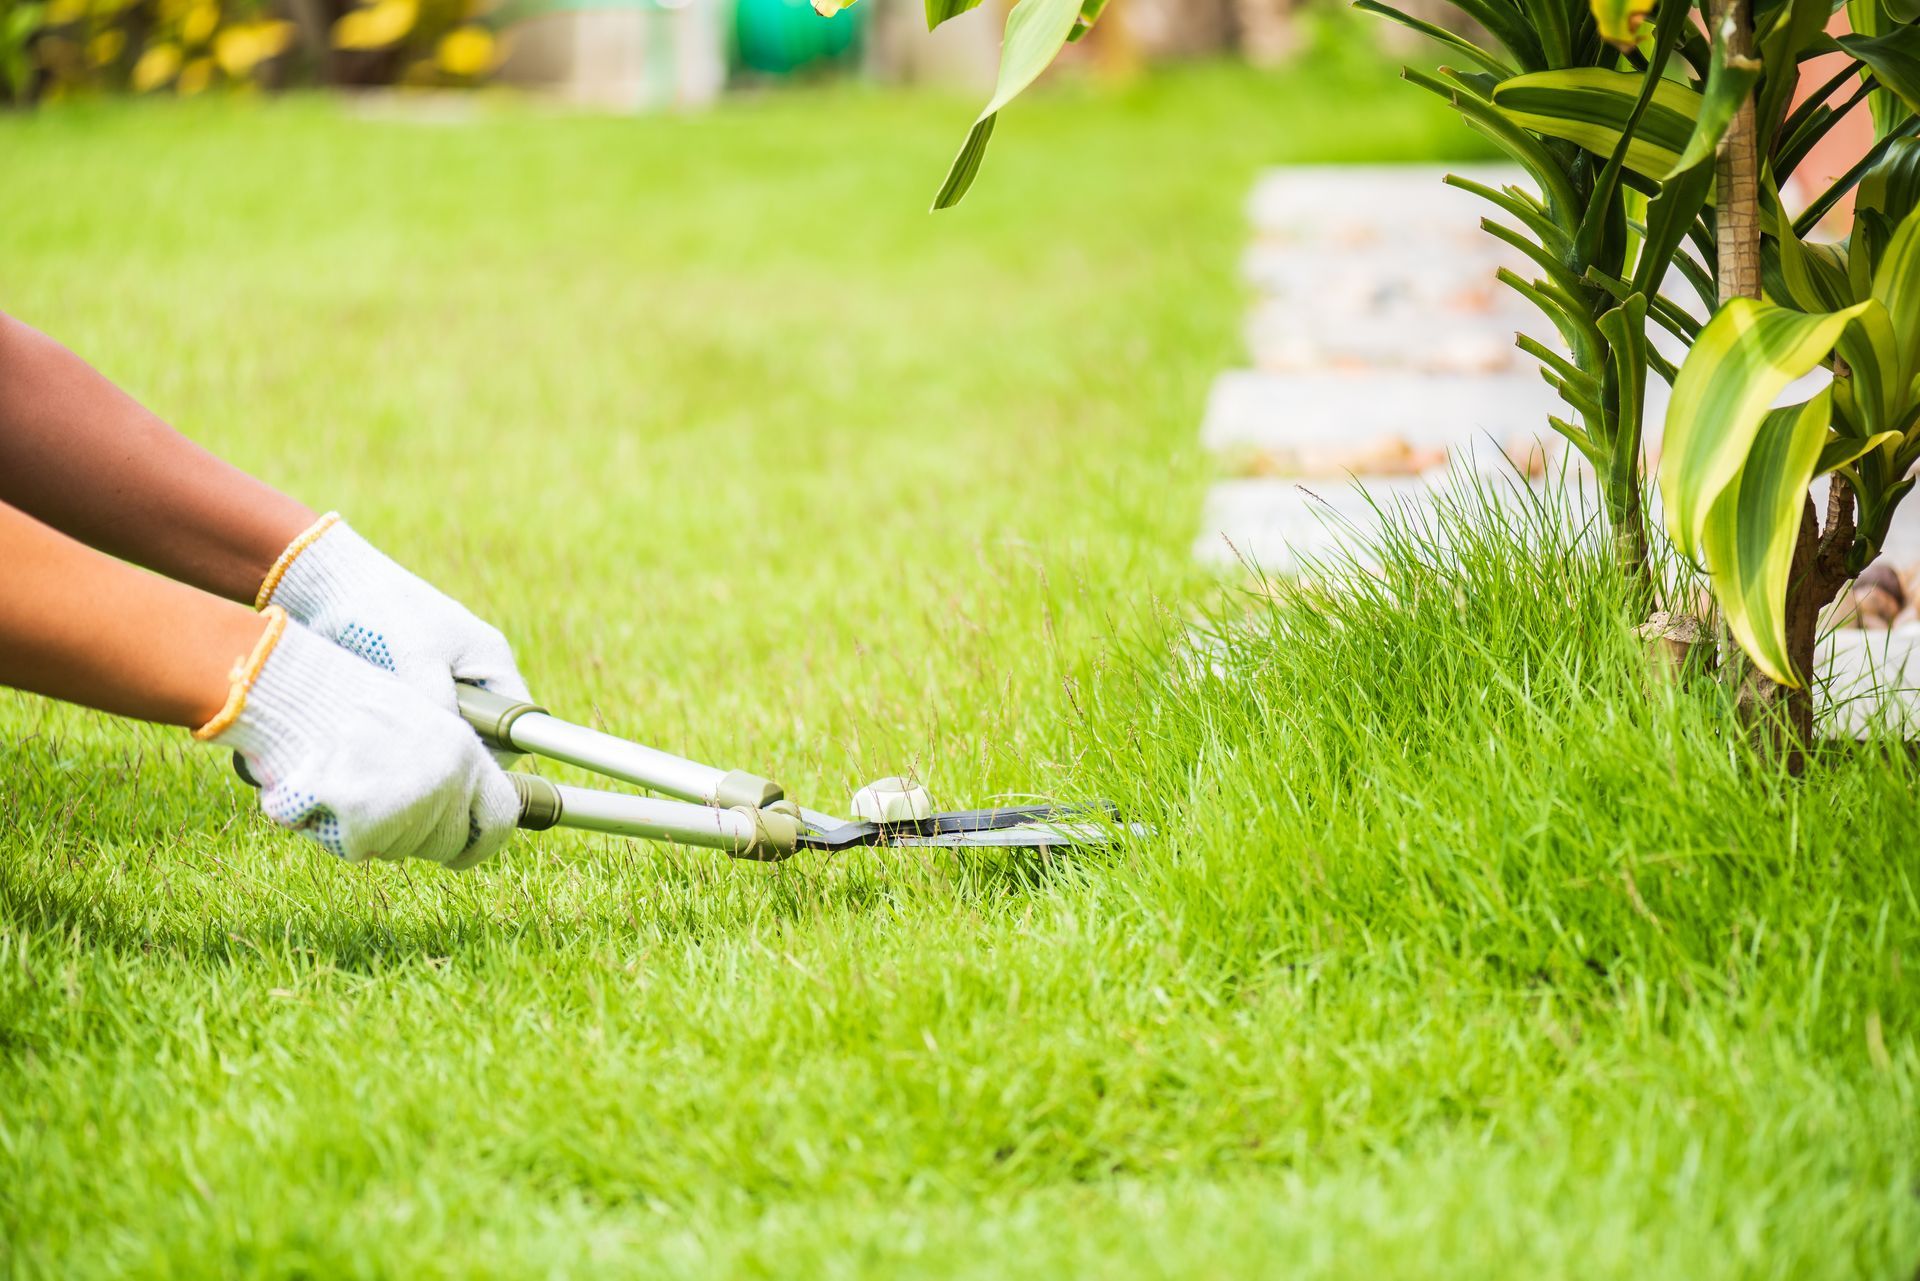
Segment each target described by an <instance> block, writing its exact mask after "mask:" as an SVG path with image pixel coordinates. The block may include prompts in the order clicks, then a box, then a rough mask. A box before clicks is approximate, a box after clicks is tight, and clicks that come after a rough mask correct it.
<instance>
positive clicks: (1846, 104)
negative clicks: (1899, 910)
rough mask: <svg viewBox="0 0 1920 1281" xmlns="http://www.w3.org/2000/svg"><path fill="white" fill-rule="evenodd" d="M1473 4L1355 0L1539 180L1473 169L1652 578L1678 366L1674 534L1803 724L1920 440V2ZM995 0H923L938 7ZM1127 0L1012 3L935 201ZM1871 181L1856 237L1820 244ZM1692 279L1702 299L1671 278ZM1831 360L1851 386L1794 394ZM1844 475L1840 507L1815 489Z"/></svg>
mask: <svg viewBox="0 0 1920 1281" xmlns="http://www.w3.org/2000/svg"><path fill="white" fill-rule="evenodd" d="M816 2H817V3H818V4H820V5H823V6H825V7H826V8H827V9H829V10H832V9H837V8H839V7H842V6H841V5H839V4H838V3H837V2H836V0H816ZM1453 2H1454V4H1455V5H1456V6H1457V7H1458V8H1459V9H1460V10H1461V11H1462V12H1463V13H1465V14H1466V15H1467V16H1469V17H1471V18H1472V19H1474V20H1475V22H1476V23H1477V24H1478V25H1479V26H1480V27H1481V28H1483V29H1484V30H1485V31H1486V32H1487V33H1488V35H1489V37H1490V43H1491V47H1489V46H1488V45H1483V44H1480V43H1476V42H1475V41H1473V40H1470V39H1468V38H1466V37H1464V36H1462V35H1459V34H1457V33H1454V32H1450V31H1446V30H1443V29H1441V28H1439V27H1436V26H1433V25H1432V24H1429V23H1426V22H1423V21H1421V20H1419V19H1416V18H1414V17H1411V16H1410V15H1408V14H1405V13H1402V12H1400V11H1399V10H1396V9H1394V8H1392V7H1390V6H1389V5H1387V4H1385V3H1382V2H1381V0H1357V4H1358V7H1360V8H1363V9H1368V10H1371V11H1373V12H1376V13H1380V14H1383V15H1386V16H1388V17H1391V18H1393V19H1395V20H1396V21H1399V22H1402V23H1404V24H1405V25H1407V26H1410V27H1412V28H1414V29H1415V30H1417V31H1420V32H1422V33H1424V34H1426V35H1428V36H1430V37H1432V38H1433V39H1434V40H1435V41H1437V42H1439V44H1440V45H1441V46H1442V47H1443V48H1444V49H1446V50H1447V51H1448V52H1449V54H1450V55H1451V56H1453V57H1455V58H1457V59H1458V60H1459V61H1460V62H1461V64H1462V65H1460V66H1442V67H1440V68H1439V69H1438V71H1437V73H1435V74H1428V73H1425V72H1421V71H1414V70H1409V71H1407V72H1406V75H1407V78H1408V79H1410V80H1412V81H1414V82H1415V83H1417V84H1419V85H1421V86H1422V87H1424V88H1426V89H1429V90H1431V91H1433V92H1435V93H1438V94H1440V95H1441V96H1443V97H1444V98H1445V99H1446V100H1447V101H1448V102H1449V103H1451V104H1452V105H1453V106H1454V108H1455V109H1456V110H1458V111H1459V112H1460V113H1461V115H1462V117H1463V118H1464V119H1465V120H1466V122H1467V123H1468V124H1469V125H1470V126H1472V127H1473V128H1474V129H1476V130H1477V131H1479V132H1480V133H1482V134H1484V135H1485V136H1487V137H1488V138H1490V139H1491V140H1493V141H1494V142H1495V143H1496V144H1497V145H1499V146H1500V147H1501V148H1502V149H1503V150H1504V151H1506V152H1507V154H1508V155H1510V156H1511V157H1512V158H1513V159H1514V160H1515V161H1516V162H1518V163H1519V164H1520V165H1521V166H1522V167H1523V168H1524V169H1525V170H1526V172H1527V174H1528V176H1529V177H1530V178H1531V179H1532V180H1533V183H1534V185H1535V188H1536V190H1533V191H1529V190H1526V189H1523V188H1521V187H1518V186H1509V187H1505V188H1501V189H1493V188H1489V187H1485V186H1481V185H1478V184H1475V183H1472V182H1468V181H1465V180H1461V179H1457V178H1456V179H1450V181H1453V182H1455V184H1456V185H1458V186H1461V187H1463V188H1466V189H1469V190H1473V191H1476V192H1477V193H1478V194H1479V195H1481V196H1482V197H1484V198H1485V199H1486V200H1488V201H1489V202H1490V203H1491V204H1493V205H1494V206H1495V207H1496V209H1498V210H1499V211H1500V212H1501V213H1502V214H1504V215H1505V216H1506V218H1507V219H1508V221H1505V222H1502V221H1498V220H1496V219H1492V218H1490V219H1488V220H1486V222H1485V226H1486V228H1487V230H1488V231H1489V232H1491V233H1492V234H1494V235H1495V236H1498V237H1499V238H1500V239H1502V240H1504V241H1506V242H1507V243H1508V244H1510V245H1512V246H1513V247H1514V248H1516V249H1518V250H1519V251H1520V252H1522V253H1523V254H1525V255H1526V257H1527V258H1528V259H1529V260H1530V261H1531V262H1532V263H1533V264H1534V265H1535V266H1536V267H1537V268H1538V274H1537V275H1535V276H1533V277H1532V278H1530V279H1529V278H1526V277H1524V276H1522V275H1520V274H1518V273H1513V272H1503V273H1502V276H1503V279H1505V280H1506V282H1507V283H1508V284H1509V285H1511V286H1512V287H1513V288H1515V289H1516V290H1518V291H1519V292H1520V293H1521V294H1523V295H1524V296H1525V297H1527V298H1528V299H1529V300H1531V301H1532V302H1533V303H1534V304H1535V305H1536V306H1538V307H1539V308H1540V310H1541V311H1542V312H1543V313H1544V314H1545V315H1546V316H1547V317H1548V318H1549V319H1550V320H1551V322H1552V323H1553V326H1554V328H1555V329H1556V330H1557V331H1558V333H1559V336H1560V339H1561V342H1562V344H1563V346H1562V348H1561V349H1560V350H1558V351H1556V350H1554V349H1552V348H1550V347H1548V346H1546V345H1544V344H1541V343H1538V342H1535V341H1534V340H1532V339H1528V338H1522V339H1521V340H1520V343H1521V346H1522V347H1523V348H1525V349H1526V350H1527V351H1529V352H1530V353H1531V354H1532V355H1534V356H1535V357H1537V358H1538V359H1539V360H1540V362H1541V372H1542V374H1543V375H1544V376H1545V377H1546V379H1547V381H1548V382H1549V383H1550V384H1552V385H1553V387H1554V388H1555V390H1556V391H1557V392H1558V393H1559V395H1560V397H1561V399H1562V400H1563V401H1565V402H1566V404H1567V405H1568V406H1569V410H1570V418H1561V417H1559V416H1554V417H1553V418H1551V419H1550V422H1551V424H1552V426H1553V427H1554V428H1555V429H1556V430H1558V431H1559V432H1560V433H1561V434H1563V435H1564V436H1565V437H1566V438H1567V439H1568V440H1569V441H1570V442H1572V444H1573V445H1574V446H1575V447H1576V448H1578V449H1579V450H1580V451H1581V452H1582V453H1583V454H1584V455H1585V456H1586V457H1587V458H1588V459H1589V460H1590V461H1591V462H1592V463H1593V465H1594V467H1595V469H1596V470H1597V471H1598V473H1599V475H1600V478H1601V484H1602V488H1603V492H1604V494H1605V497H1606V502H1607V506H1608V511H1609V515H1610V517H1611V527H1612V530H1613V534H1614V545H1615V550H1616V556H1617V560H1618V563H1619V565H1620V568H1621V569H1622V571H1623V572H1624V573H1626V574H1627V575H1629V576H1630V577H1632V578H1634V579H1635V580H1637V581H1639V582H1641V583H1642V584H1645V585H1647V586H1648V587H1649V588H1650V587H1651V583H1650V581H1649V575H1648V570H1647V544H1646V537H1645V519H1644V516H1643V514H1642V507H1641V480H1642V477H1641V474H1640V456H1641V439H1642V429H1643V424H1642V414H1643V405H1644V401H1645V389H1646V380H1647V377H1648V376H1649V374H1652V375H1653V376H1657V377H1660V378H1662V379H1664V380H1666V381H1667V382H1669V383H1670V384H1672V385H1673V395H1672V397H1671V399H1670V402H1669V404H1670V408H1669V411H1668V415H1667V422H1666V432H1665V436H1666V441H1665V452H1664V455H1663V458H1662V464H1661V469H1660V489H1661V495H1662V498H1663V500H1664V502H1665V506H1666V523H1667V528H1668V532H1669V534H1670V535H1671V536H1672V539H1673V541H1674V544H1675V546H1676V547H1677V548H1678V549H1679V550H1680V551H1681V552H1682V553H1684V554H1685V555H1687V556H1689V557H1692V558H1694V559H1695V560H1696V561H1698V562H1700V563H1701V564H1702V565H1703V566H1704V568H1705V569H1706V570H1707V572H1708V574H1709V575H1710V578H1711V581H1712V584H1713V587H1714V591H1715V595H1716V598H1717V600H1718V602H1719V606H1720V609H1721V612H1722V613H1723V615H1724V617H1725V619H1726V622H1727V625H1728V628H1729V630H1730V632H1731V634H1732V636H1733V637H1734V638H1735V639H1736V640H1737V641H1738V642H1739V645H1740V646H1741V648H1742V649H1743V650H1744V651H1745V653H1746V654H1747V655H1748V657H1749V659H1750V664H1751V665H1750V666H1745V665H1738V664H1736V665H1734V666H1733V673H1734V678H1735V679H1736V680H1737V681H1739V682H1740V683H1741V685H1742V690H1743V699H1744V701H1745V702H1746V704H1747V705H1748V706H1749V707H1760V708H1765V707H1771V706H1773V705H1775V704H1784V705H1785V708H1786V710H1787V712H1788V713H1789V715H1788V717H1787V721H1788V723H1789V725H1790V729H1791V731H1792V733H1793V734H1794V736H1795V737H1796V738H1797V739H1801V740H1803V739H1804V738H1805V737H1806V736H1807V735H1808V734H1809V733H1810V730H1811V701H1810V697H1809V696H1808V694H1807V691H1806V684H1807V678H1808V675H1809V672H1810V670H1811V666H1812V655H1813V643H1814V635H1815V626H1816V622H1817V618H1818V614H1819V610H1820V608H1821V606H1822V605H1824V604H1825V603H1826V602H1827V601H1828V600H1829V599H1831V598H1832V596H1833V595H1834V593H1835V592H1836V591H1837V590H1838V589H1839V587H1841V586H1842V585H1844V583H1845V580H1846V579H1847V578H1848V577H1850V576H1851V575H1852V574H1853V573H1855V572H1857V571H1858V570H1859V569H1860V568H1861V567H1862V566H1864V565H1865V563H1866V562H1867V561H1868V560H1870V559H1871V558H1872V557H1873V556H1874V555H1875V554H1877V552H1878V549H1879V546H1880V543H1881V541H1882V540H1883V539H1884V537H1885V536H1886V531H1887V526H1888V522H1889V521H1890V519H1891V517H1892V515H1893V511H1894V509H1895V507H1896V506H1897V505H1898V503H1899V502H1900V500H1901V499H1902V498H1903V497H1905V495H1906V493H1907V492H1908V491H1909V490H1910V489H1911V488H1912V485H1913V482H1912V481H1911V480H1910V479H1908V476H1907V472H1908V471H1909V469H1911V468H1913V467H1914V466H1915V464H1916V462H1920V212H1917V209H1920V139H1916V135H1920V115H1916V111H1920V0H1849V3H1848V4H1847V12H1848V17H1849V19H1850V25H1851V28H1852V33H1851V34H1849V35H1843V36H1840V37H1837V38H1836V37H1832V36H1829V35H1828V34H1826V27H1827V24H1828V21H1829V19H1830V18H1831V17H1832V15H1833V13H1834V12H1835V5H1834V3H1833V0H1703V3H1701V4H1700V6H1699V7H1698V9H1697V10H1696V6H1695V5H1694V4H1693V3H1691V0H1453ZM977 3H978V0H927V16H928V21H929V25H930V26H937V25H939V23H940V22H942V21H945V20H946V19H947V18H950V17H953V16H954V15H955V14H957V13H960V12H963V11H965V10H966V9H969V8H971V7H973V5H974V4H977ZM1104 7H1105V0H1019V3H1017V4H1016V5H1014V7H1013V9H1012V11H1011V12H1010V13H1009V15H1008V19H1007V35H1006V41H1005V45H1004V49H1003V54H1002V63H1001V70H1000V79H999V85H998V88H997V90H996V92H995V94H994V97H993V99H992V101H991V102H989V103H988V105H987V107H986V109H985V110H984V111H982V113H981V114H980V117H979V118H978V119H977V120H976V121H975V123H974V125H973V127H972V129H971V130H970V132H969V133H968V135H967V139H966V142H965V143H964V144H963V146H962V147H961V150H960V154H959V156H958V157H957V158H956V159H955V161H954V164H953V166H952V168H951V170H950V171H949V173H948V175H947V179H946V181H945V182H944V183H943V184H942V186H941V188H940V192H939V195H938V196H937V197H936V199H935V202H934V203H935V207H936V208H944V207H946V206H949V205H952V204H954V203H955V202H957V201H958V200H959V199H960V198H961V196H963V195H964V194H965V193H966V190H967V188H968V187H969V186H970V185H971V183H972V181H973V179H974V177H975V175H976V174H977V173H978V171H979V167H980V161H981V158H982V156H983V154H984V152H985V148H986V144H987V141H988V139H989V138H990V137H991V135H992V132H993V126H994V122H995V120H996V119H997V115H998V112H999V111H1000V109H1001V108H1002V107H1004V106H1005V105H1006V104H1007V102H1008V101H1010V100H1011V99H1012V98H1013V97H1014V96H1015V95H1017V94H1018V93H1019V92H1020V91H1021V90H1023V89H1024V88H1025V87H1026V86H1027V85H1029V84H1031V83H1032V82H1033V81H1034V80H1035V79H1036V78H1037V77H1038V76H1039V74H1040V72H1041V71H1043V70H1044V69H1045V68H1046V66H1047V65H1048V64H1049V63H1050V62H1051V61H1052V60H1053V58H1054V57H1055V56H1056V55H1057V54H1058V53H1059V51H1060V50H1061V48H1063V47H1064V46H1065V45H1066V44H1067V43H1068V42H1069V41H1070V40H1072V39H1076V38H1078V37H1079V36H1080V35H1082V34H1084V33H1085V31H1086V30H1087V29H1088V27H1090V26H1091V25H1092V24H1093V22H1094V21H1095V20H1096V19H1097V18H1098V17H1099V15H1100V12H1101V10H1102V9H1103V8H1104ZM1822 53H1842V54H1844V55H1845V57H1846V62H1845V64H1844V65H1843V66H1842V68H1841V69H1840V70H1839V71H1838V72H1837V73H1835V74H1833V75H1831V76H1829V77H1828V78H1827V79H1826V80H1825V81H1824V82H1822V83H1820V84H1819V85H1817V86H1813V87H1812V88H1811V91H1810V92H1808V93H1805V94H1801V93H1800V92H1799V90H1800V89H1801V87H1802V86H1801V67H1802V65H1803V64H1804V63H1805V62H1806V61H1807V59H1809V58H1811V57H1813V56H1815V55H1818V54H1822ZM1796 99H1798V105H1795V102H1796ZM1863 108H1864V109H1865V110H1867V111H1868V112H1870V113H1871V115H1872V118H1873V121H1874V126H1875V134H1876V140H1875V143H1874V145H1873V147H1872V148H1871V149H1870V150H1869V151H1868V153H1867V154H1866V155H1865V156H1863V157H1862V158H1861V159H1860V161H1859V163H1857V164H1856V165H1854V166H1853V167H1852V168H1851V169H1850V170H1849V171H1848V172H1847V173H1845V174H1843V175H1842V176H1841V177H1840V178H1839V179H1837V180H1836V181H1834V182H1833V183H1831V184H1830V185H1829V186H1828V187H1827V188H1826V189H1825V190H1824V191H1822V192H1821V193H1820V194H1819V195H1818V196H1817V197H1816V198H1815V200H1814V201H1813V203H1812V205H1811V206H1810V207H1809V208H1808V209H1806V210H1805V211H1804V212H1803V213H1801V214H1800V215H1799V216H1798V217H1790V216H1789V215H1788V214H1787V212H1786V210H1785V208H1784V206H1783V204H1782V202H1781V199H1780V192H1779V184H1780V183H1783V182H1785V181H1786V179H1787V178H1788V177H1789V176H1791V175H1792V174H1793V173H1794V172H1795V170H1796V169H1798V168H1799V166H1800V165H1801V164H1802V162H1803V161H1805V159H1806V158H1807V156H1808V155H1809V154H1810V153H1811V152H1812V150H1813V148H1814V147H1815V145H1816V144H1818V143H1819V141H1820V140H1821V139H1822V138H1823V137H1825V136H1826V135H1827V133H1828V132H1829V131H1830V130H1831V129H1833V128H1834V126H1835V125H1836V124H1838V123H1839V122H1840V121H1841V120H1842V119H1844V118H1845V117H1846V116H1847V115H1848V114H1849V113H1852V112H1855V111H1857V110H1860V109H1863ZM1855 188H1858V189H1859V199H1858V201H1857V205H1856V208H1855V211H1854V215H1853V225H1852V228H1851V231H1850V234H1849V235H1848V237H1847V238H1846V239H1845V240H1844V241H1843V242H1841V243H1839V244H1822V243H1814V242H1812V241H1810V240H1809V239H1808V234H1809V232H1810V231H1811V230H1812V229H1813V228H1814V227H1815V226H1816V225H1817V224H1818V222H1819V221H1820V220H1821V219H1822V218H1823V217H1824V216H1825V215H1826V214H1828V213H1829V212H1830V211H1831V210H1833V209H1834V208H1835V207H1836V206H1837V205H1838V204H1839V202H1840V201H1841V200H1842V199H1843V198H1844V196H1845V195H1846V194H1847V193H1848V192H1849V191H1853V190H1854V189H1855ZM1674 279H1677V280H1678V281H1680V282H1681V285H1682V287H1683V288H1685V289H1686V290H1688V291H1690V292H1691V293H1692V294H1693V295H1694V298H1693V299H1691V300H1682V299H1677V298H1674V297H1672V296H1670V295H1669V294H1667V293H1665V292H1663V289H1664V288H1665V286H1666V284H1667V282H1668V281H1669V280H1674ZM1696 301H1697V303H1698V311H1696V310H1695V307H1694V303H1695V302H1696ZM1703 314H1710V319H1708V320H1707V321H1706V322H1705V323H1704V324H1703V323H1702V321H1701V320H1700V319H1699V316H1700V315H1703ZM1649 324H1653V325H1657V326H1659V327H1660V328H1662V329H1664V330H1666V331H1668V332H1669V333H1671V334H1673V335H1674V336H1676V337H1677V338H1678V339H1680V340H1681V342H1682V343H1683V344H1684V345H1685V347H1686V350H1687V354H1686V356H1685V358H1684V360H1683V361H1682V363H1681V365H1680V366H1679V368H1677V369H1676V368H1675V367H1674V366H1673V365H1672V364H1670V363H1669V362H1668V361H1666V360H1665V359H1664V358H1663V357H1661V355H1660V354H1659V353H1658V352H1657V351H1656V350H1655V349H1654V347H1653V346H1652V344H1650V343H1649V341H1648V339H1647V334H1648V330H1647V326H1648V325H1649ZM1820 366H1824V367H1825V368H1826V369H1827V370H1828V371H1829V372H1830V373H1831V375H1832V385H1831V386H1830V387H1829V388H1827V389H1825V390H1823V391H1822V392H1820V393H1819V394H1818V395H1815V396H1813V397H1811V398H1809V399H1808V400H1805V401H1803V402H1801V403H1799V404H1795V405H1790V406H1786V407H1784V408H1775V407H1774V406H1773V403H1772V402H1773V400H1774V399H1775V398H1776V397H1777V396H1778V395H1779V394H1780V393H1781V391H1782V390H1783V389H1784V388H1785V387H1786V386H1787V385H1788V384H1790V383H1791V382H1792V381H1793V380H1795V379H1796V378H1798V377H1799V376H1800V375H1802V374H1805V373H1807V372H1809V371H1811V370H1812V369H1814V368H1816V367H1820ZM1576 420H1577V421H1576ZM1828 473H1830V474H1832V475H1833V476H1834V477H1835V480H1834V482H1833V483H1832V485H1831V486H1830V487H1829V501H1828V510H1827V518H1826V521H1825V524H1824V527H1823V526H1822V524H1821V522H1820V521H1819V520H1818V519H1817V517H1816V514H1815V513H1814V511H1813V509H1812V504H1811V501H1810V499H1809V497H1808V490H1809V486H1810V484H1811V482H1812V481H1813V479H1814V478H1815V477H1816V476H1818V475H1821V474H1828ZM1856 502H1857V512H1856ZM1746 694H1751V695H1752V696H1753V697H1752V698H1750V699H1748V698H1745V697H1744V696H1745V695H1746ZM1763 719H1766V718H1763ZM1773 719H1775V720H1777V718H1773Z"/></svg>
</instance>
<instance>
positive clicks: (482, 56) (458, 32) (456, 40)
mask: <svg viewBox="0 0 1920 1281" xmlns="http://www.w3.org/2000/svg"><path fill="white" fill-rule="evenodd" d="M439 61H440V70H442V71H444V72H446V73H447V74H448V75H450V76H483V75H485V74H486V73H487V72H489V71H491V70H493V32H491V31H489V30H487V29H486V28H485V27H480V26H473V25H471V24H469V25H467V26H464V27H455V28H454V29H453V30H451V31H449V32H447V34H446V35H444V36H442V37H440V52H439Z"/></svg>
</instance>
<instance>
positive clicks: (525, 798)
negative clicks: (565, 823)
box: [507, 773, 565, 832]
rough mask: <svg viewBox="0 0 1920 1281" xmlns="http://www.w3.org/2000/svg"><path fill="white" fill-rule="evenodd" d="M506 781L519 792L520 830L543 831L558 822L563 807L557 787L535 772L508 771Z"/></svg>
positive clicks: (563, 810)
mask: <svg viewBox="0 0 1920 1281" xmlns="http://www.w3.org/2000/svg"><path fill="white" fill-rule="evenodd" d="M507 781H508V782H509V783H512V784H513V790H514V791H516V792H518V793H520V830H521V831H523V832H544V831H546V830H547V829H548V828H549V827H553V826H554V825H556V824H557V823H559V822H560V816H561V814H562V813H564V812H565V807H564V806H562V805H561V803H560V789H559V788H557V787H555V786H554V785H553V784H552V783H549V782H548V781H547V780H546V779H544V778H541V777H540V776H539V775H537V774H514V773H509V774H508V775H507Z"/></svg>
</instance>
